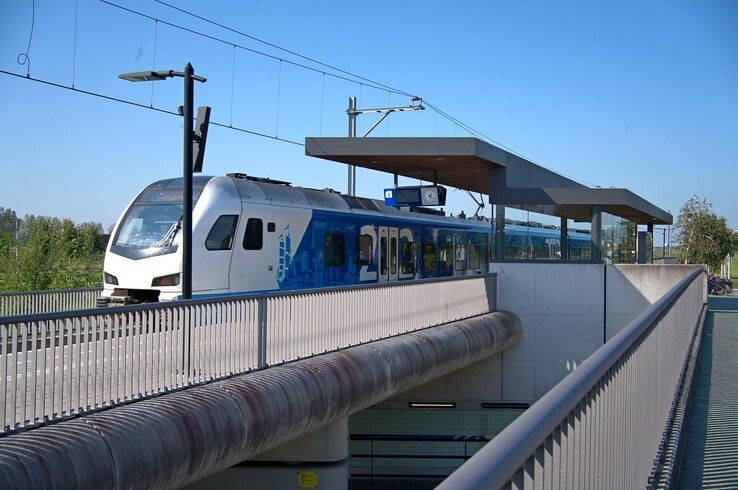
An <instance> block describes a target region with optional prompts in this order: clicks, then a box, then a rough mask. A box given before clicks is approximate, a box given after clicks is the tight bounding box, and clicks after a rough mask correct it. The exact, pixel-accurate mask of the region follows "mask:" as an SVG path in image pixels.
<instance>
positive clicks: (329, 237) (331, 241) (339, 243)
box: [323, 233, 346, 267]
mask: <svg viewBox="0 0 738 490" xmlns="http://www.w3.org/2000/svg"><path fill="white" fill-rule="evenodd" d="M323 255H324V257H325V265H327V266H328V267H339V266H342V265H343V264H345V263H346V237H344V236H343V235H334V234H332V233H326V235H325V238H324V239H323Z"/></svg>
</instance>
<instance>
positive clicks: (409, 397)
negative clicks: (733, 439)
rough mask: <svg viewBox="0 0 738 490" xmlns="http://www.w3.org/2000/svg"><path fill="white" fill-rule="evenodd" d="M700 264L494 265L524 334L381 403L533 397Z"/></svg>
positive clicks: (500, 295)
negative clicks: (511, 344) (508, 344)
mask: <svg viewBox="0 0 738 490" xmlns="http://www.w3.org/2000/svg"><path fill="white" fill-rule="evenodd" d="M695 267H699V266H684V265H640V264H638V265H635V264H634V265H601V264H550V263H549V264H544V263H538V264H536V263H524V264H523V263H517V264H512V263H501V264H500V263H498V264H491V266H490V272H496V273H497V274H498V275H497V305H498V308H499V309H501V310H507V311H511V312H513V313H515V314H516V315H518V317H519V318H520V320H521V322H522V324H523V338H522V340H521V341H520V342H519V343H518V344H517V345H516V346H514V347H512V348H510V349H508V350H506V351H504V352H502V353H500V354H497V355H495V356H492V357H489V358H487V359H484V360H483V361H480V362H478V363H476V364H473V365H471V366H468V367H466V368H464V369H462V370H460V371H458V372H455V373H451V374H448V375H446V376H444V377H442V378H440V379H438V380H436V381H434V382H432V383H429V384H427V385H423V386H421V387H419V388H416V389H414V390H412V391H408V392H406V393H402V394H401V395H399V396H396V397H394V398H393V399H391V400H389V401H387V402H384V403H382V404H380V407H381V408H401V407H407V402H408V401H454V402H456V403H457V407H458V408H460V409H475V408H479V403H480V402H483V401H508V402H533V401H535V400H537V399H539V398H540V397H541V396H543V395H544V394H545V393H546V392H547V391H548V390H549V389H551V388H552V387H553V386H554V385H555V384H556V383H558V382H559V381H561V380H562V379H563V378H564V377H565V376H566V375H567V374H569V373H570V372H571V371H572V370H573V369H574V368H575V367H576V366H577V365H579V364H580V363H581V362H582V361H584V359H586V358H587V357H589V355H590V354H592V353H593V352H594V351H595V350H597V349H598V348H599V347H600V346H601V345H602V344H603V343H604V342H605V341H606V340H609V339H610V338H612V336H613V335H615V334H616V333H617V332H619V331H620V330H621V329H622V328H623V327H624V326H625V325H627V324H628V323H629V322H630V321H632V320H633V319H634V318H636V317H637V316H638V315H640V314H641V313H642V312H643V311H644V310H645V309H646V308H648V307H649V306H650V305H651V304H653V302H655V301H656V300H657V299H659V298H660V297H661V296H663V294H664V293H666V292H667V291H668V290H669V289H670V288H672V287H673V286H674V285H675V284H676V283H677V282H678V281H679V280H680V279H681V278H682V277H684V276H685V275H686V274H688V273H689V272H690V271H692V270H694V268H695Z"/></svg>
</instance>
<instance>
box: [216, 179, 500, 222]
mask: <svg viewBox="0 0 738 490" xmlns="http://www.w3.org/2000/svg"><path fill="white" fill-rule="evenodd" d="M215 178H230V179H232V180H233V182H234V183H235V184H236V188H237V189H238V192H239V194H240V195H241V199H242V200H243V201H248V202H253V203H257V204H271V205H276V206H288V207H299V208H311V209H319V210H326V211H343V212H347V213H354V214H371V215H377V214H380V215H384V216H388V217H396V218H402V219H414V220H418V221H434V222H439V221H441V222H446V223H449V224H452V223H453V224H457V225H458V224H464V225H465V226H474V225H477V226H480V227H481V226H483V227H489V226H490V223H489V221H481V220H475V219H466V218H454V217H451V216H445V215H442V214H440V213H439V212H434V210H431V209H427V208H411V211H402V210H399V209H397V208H394V207H390V206H385V205H384V201H381V200H378V199H370V198H367V197H359V196H348V195H344V194H341V193H340V192H338V191H335V190H333V189H312V188H309V187H293V186H292V185H291V184H290V183H289V182H283V181H274V180H271V179H265V178H261V177H251V176H247V175H245V174H228V175H227V176H226V177H215Z"/></svg>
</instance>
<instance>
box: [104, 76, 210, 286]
mask: <svg viewBox="0 0 738 490" xmlns="http://www.w3.org/2000/svg"><path fill="white" fill-rule="evenodd" d="M173 77H182V78H183V79H184V105H183V106H182V107H181V108H180V113H181V114H182V116H183V118H184V121H183V122H184V124H183V126H184V132H183V147H182V152H183V156H182V298H184V299H190V298H192V173H193V168H192V143H193V141H194V132H193V130H192V118H193V113H194V109H193V99H194V96H193V93H194V83H193V81H194V80H197V81H198V82H202V83H205V81H206V79H205V78H203V77H201V76H198V75H195V69H194V68H192V65H191V64H190V63H187V66H185V68H184V71H183V72H180V71H174V70H162V71H139V72H133V73H121V74H120V75H118V78H122V79H123V80H127V81H129V82H150V81H155V80H166V79H167V78H173Z"/></svg>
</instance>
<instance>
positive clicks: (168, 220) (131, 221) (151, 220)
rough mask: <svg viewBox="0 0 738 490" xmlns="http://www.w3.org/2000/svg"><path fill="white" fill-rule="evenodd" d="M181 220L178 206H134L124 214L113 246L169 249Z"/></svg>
mask: <svg viewBox="0 0 738 490" xmlns="http://www.w3.org/2000/svg"><path fill="white" fill-rule="evenodd" d="M181 218H182V206H181V205H180V204H174V203H169V204H134V205H133V206H131V209H129V210H128V213H126V218H125V220H124V221H123V223H122V224H121V226H120V231H119V232H118V235H117V236H116V237H115V245H116V246H118V247H126V248H136V249H143V248H165V247H171V246H173V245H174V237H175V236H176V235H177V232H178V231H179V228H180V223H181Z"/></svg>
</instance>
